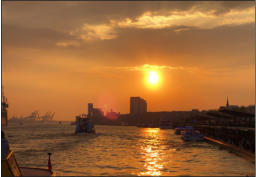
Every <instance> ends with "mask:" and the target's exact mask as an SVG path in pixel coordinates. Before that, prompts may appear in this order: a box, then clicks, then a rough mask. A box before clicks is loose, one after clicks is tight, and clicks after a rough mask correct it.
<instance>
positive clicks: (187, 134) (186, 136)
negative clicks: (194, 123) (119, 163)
mask: <svg viewBox="0 0 256 177" xmlns="http://www.w3.org/2000/svg"><path fill="white" fill-rule="evenodd" d="M203 137H204V136H203V135H202V134H201V133H200V132H199V131H197V130H196V131H195V130H193V129H185V130H184V133H182V136H181V138H182V139H183V140H184V141H203V140H204V138H203Z"/></svg>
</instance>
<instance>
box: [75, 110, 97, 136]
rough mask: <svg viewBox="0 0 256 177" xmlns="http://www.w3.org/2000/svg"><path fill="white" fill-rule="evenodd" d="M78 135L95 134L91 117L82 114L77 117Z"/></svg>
mask: <svg viewBox="0 0 256 177" xmlns="http://www.w3.org/2000/svg"><path fill="white" fill-rule="evenodd" d="M77 133H95V127H94V124H93V123H92V120H91V118H90V117H89V116H87V115H85V114H82V115H79V116H76V130H75V134H77Z"/></svg>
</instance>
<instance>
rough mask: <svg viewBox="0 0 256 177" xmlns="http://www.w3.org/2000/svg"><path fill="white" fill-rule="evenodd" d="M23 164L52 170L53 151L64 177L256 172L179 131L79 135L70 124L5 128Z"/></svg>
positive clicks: (102, 129)
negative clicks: (50, 155) (182, 137)
mask: <svg viewBox="0 0 256 177" xmlns="http://www.w3.org/2000/svg"><path fill="white" fill-rule="evenodd" d="M4 131H5V133H6V136H7V138H8V141H9V144H10V147H11V149H12V150H14V152H15V156H16V159H17V161H18V164H19V166H29V167H44V168H47V162H48V155H47V153H48V152H52V153H53V155H52V165H53V170H54V171H55V172H56V174H57V175H58V176H59V175H63V176H68V175H69V176H75V175H76V176H87V175H91V176H92V175H95V176H102V175H107V176H117V175H140V176H144V175H145V176H150V175H153V176H160V175H164V176H178V175H191V176H195V175H197V176H199V175H204V176H246V175H249V176H254V164H253V163H251V162H249V161H247V160H245V159H243V158H241V157H238V156H236V155H235V154H233V153H230V152H228V151H227V150H224V149H220V148H219V147H218V146H216V145H212V144H208V143H206V142H183V141H182V140H181V138H180V136H178V135H175V134H174V130H160V129H158V128H137V127H127V126H96V135H88V134H87V135H86V134H80V135H75V134H74V131H75V126H74V125H70V124H69V123H67V122H66V123H62V124H58V123H57V122H56V123H48V124H39V123H33V124H26V125H25V124H24V125H19V124H9V126H8V128H7V129H6V128H4Z"/></svg>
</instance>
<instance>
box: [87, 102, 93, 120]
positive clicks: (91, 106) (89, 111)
mask: <svg viewBox="0 0 256 177" xmlns="http://www.w3.org/2000/svg"><path fill="white" fill-rule="evenodd" d="M92 116H93V104H92V103H88V117H89V118H91V117H92Z"/></svg>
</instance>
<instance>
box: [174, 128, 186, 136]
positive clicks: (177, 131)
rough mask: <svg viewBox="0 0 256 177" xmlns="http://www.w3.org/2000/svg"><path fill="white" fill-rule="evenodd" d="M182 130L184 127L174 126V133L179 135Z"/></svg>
mask: <svg viewBox="0 0 256 177" xmlns="http://www.w3.org/2000/svg"><path fill="white" fill-rule="evenodd" d="M183 130H184V127H177V128H175V132H174V133H175V134H176V135H181V133H182V131H183Z"/></svg>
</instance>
